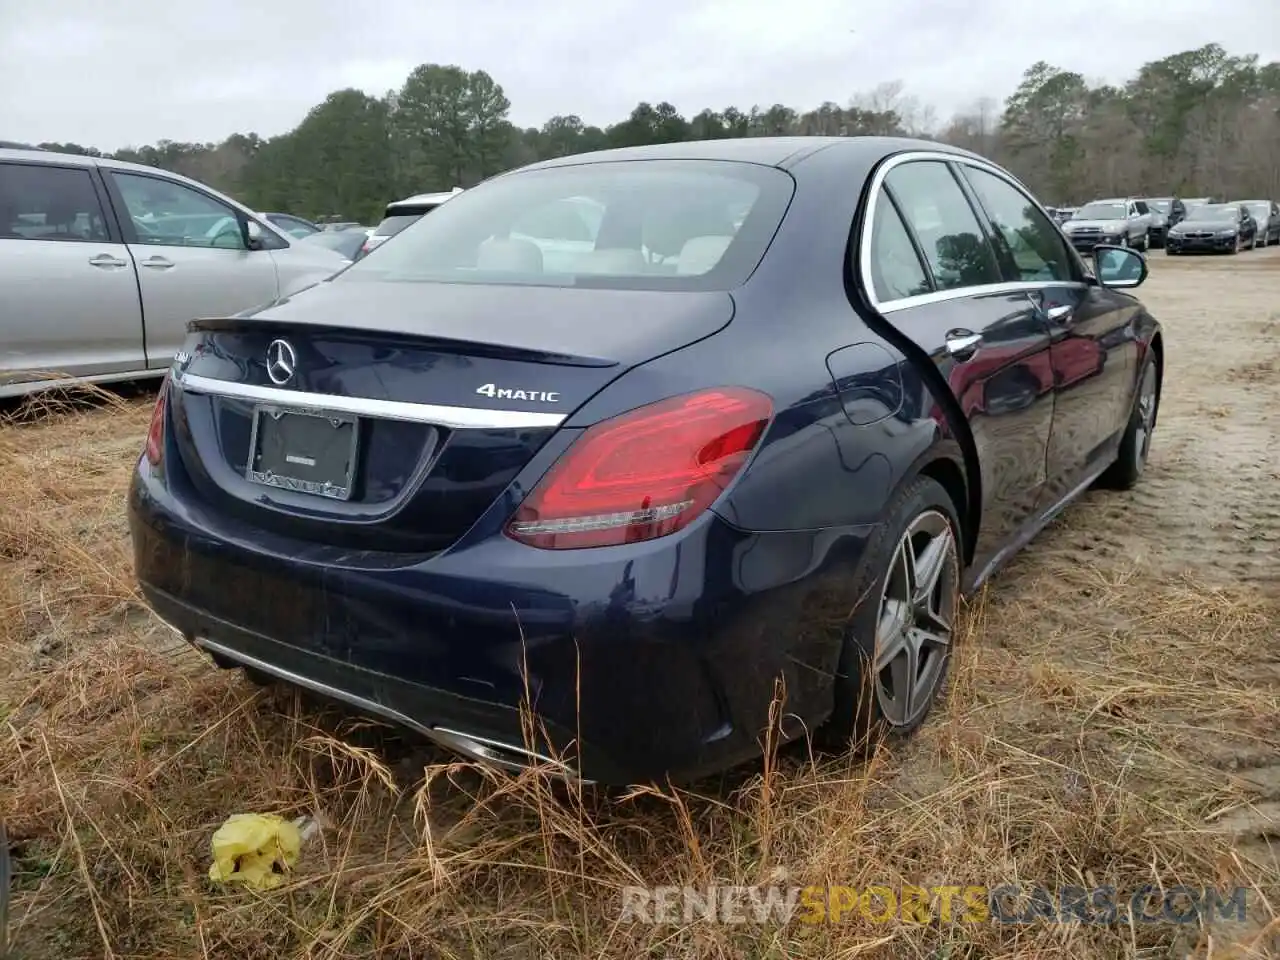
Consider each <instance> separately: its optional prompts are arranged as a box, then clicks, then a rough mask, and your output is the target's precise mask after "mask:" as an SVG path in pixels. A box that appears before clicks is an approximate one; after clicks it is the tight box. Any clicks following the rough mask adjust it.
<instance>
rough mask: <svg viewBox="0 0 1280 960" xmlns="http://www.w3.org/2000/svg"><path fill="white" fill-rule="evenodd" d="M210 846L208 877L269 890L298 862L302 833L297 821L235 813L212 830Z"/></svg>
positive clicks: (282, 880) (216, 880)
mask: <svg viewBox="0 0 1280 960" xmlns="http://www.w3.org/2000/svg"><path fill="white" fill-rule="evenodd" d="M212 847H213V866H211V867H210V868H209V879H210V880H213V881H214V882H216V883H226V882H232V883H243V884H244V885H245V886H247V887H251V888H252V889H254V890H270V889H271V888H272V887H277V886H279V885H280V884H281V883H283V882H284V875H283V874H284V871H286V870H289V869H290V868H291V867H293V865H294V864H295V863H297V862H298V855H299V853H300V852H301V850H302V833H301V831H300V830H299V829H298V827H297V825H296V824H293V823H290V822H289V821H288V820H284V819H281V818H280V817H277V816H275V815H274V814H258V813H237V814H235V815H234V816H231V817H228V818H227V822H226V823H224V824H223V825H222V826H221V827H219V828H218V829H217V831H216V832H215V833H214V835H213V840H212ZM277 871H279V872H277Z"/></svg>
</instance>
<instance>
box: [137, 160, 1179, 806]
mask: <svg viewBox="0 0 1280 960" xmlns="http://www.w3.org/2000/svg"><path fill="white" fill-rule="evenodd" d="M586 206H589V207H590V208H591V209H593V210H598V211H599V212H600V214H601V216H600V217H599V219H598V221H596V222H595V223H593V224H590V225H589V226H588V229H589V230H591V231H593V233H592V236H591V237H590V238H589V239H590V243H589V244H584V245H582V246H578V245H579V244H580V243H582V240H581V236H580V230H581V227H582V223H580V222H579V220H578V216H579V213H580V212H583V210H585V207H586ZM547 210H553V211H554V212H553V213H551V214H549V215H544V214H545V212H546V211H547ZM531 224H536V225H537V227H536V229H535V228H532V227H531V226H530V225H531ZM553 224H559V225H562V226H563V228H564V229H565V230H568V231H569V233H568V234H567V235H564V236H552V235H549V233H550V231H551V228H552V225H553ZM517 227H519V229H517ZM851 238H852V241H851ZM544 252H545V253H550V254H553V255H554V259H551V260H549V259H548V258H547V257H546V256H544ZM1094 262H1095V267H1094V269H1093V270H1088V269H1086V265H1085V262H1084V261H1083V259H1082V258H1081V256H1080V255H1079V254H1078V253H1076V251H1074V250H1073V249H1072V248H1071V245H1070V244H1069V243H1068V242H1067V240H1066V238H1065V237H1064V236H1063V234H1062V232H1061V231H1060V230H1058V229H1057V227H1055V226H1054V225H1053V223H1052V222H1051V221H1050V219H1049V217H1048V216H1047V215H1046V214H1045V213H1044V211H1043V210H1042V208H1041V207H1040V205H1039V204H1038V203H1037V202H1036V200H1035V199H1034V198H1033V197H1032V196H1031V194H1030V193H1029V192H1028V191H1027V189H1026V188H1025V187H1024V186H1023V185H1022V184H1021V183H1019V182H1018V181H1017V180H1016V179H1015V178H1013V177H1012V176H1011V175H1010V174H1009V173H1007V172H1006V171H1005V170H1003V169H1001V168H1000V167H998V166H996V165H994V164H991V163H988V162H986V161H984V160H982V159H981V158H979V157H977V156H976V155H974V154H972V153H969V152H967V151H961V150H958V149H956V148H952V147H948V146H945V145H942V144H939V143H936V142H932V141H923V140H906V139H897V138H880V137H829V138H823V137H786V138H752V139H737V140H710V141H704V142H697V143H676V144H660V145H653V146H646V147H634V148H628V149H621V150H610V151H607V152H603V153H600V154H590V153H588V154H579V155H577V156H573V157H564V158H560V159H557V160H549V161H545V162H543V163H539V164H535V165H533V166H532V167H529V168H525V169H523V170H517V171H513V172H510V173H506V174H503V175H502V176H499V177H494V178H493V179H491V180H489V181H487V182H485V183H482V184H481V185H479V186H478V187H475V188H472V189H470V190H468V191H467V192H466V193H463V194H460V195H455V197H454V199H452V200H450V201H449V202H447V203H445V204H443V205H442V206H440V207H439V208H438V209H436V211H435V212H434V213H432V214H431V215H430V216H428V217H425V218H423V219H422V220H421V221H420V222H418V223H417V224H416V225H415V226H413V227H412V228H411V229H409V230H407V231H405V232H404V233H403V234H401V235H400V236H399V237H397V238H396V240H395V241H394V242H392V243H385V244H383V246H382V247H381V248H380V249H379V250H378V251H377V252H376V253H375V254H373V255H371V256H368V257H365V258H363V259H361V260H358V261H357V262H356V263H354V264H353V265H352V266H351V267H349V268H347V269H346V270H344V271H343V272H342V273H340V274H338V275H337V276H336V277H334V278H333V279H332V280H331V281H330V282H327V283H321V284H317V285H316V286H314V287H312V288H311V289H309V290H306V291H303V292H302V293H300V294H299V295H297V296H295V297H293V298H291V299H290V300H288V301H285V302H281V303H278V304H275V305H273V306H271V307H268V308H266V309H264V310H260V311H256V312H254V313H253V314H251V315H246V316H242V317H223V318H211V319H209V320H205V321H201V322H199V323H197V324H195V325H193V328H192V331H191V334H190V337H189V339H188V341H187V343H186V344H185V346H184V348H183V352H182V354H181V356H180V358H179V359H178V361H177V362H176V363H175V364H174V367H173V370H172V373H171V375H170V378H169V380H168V381H167V383H166V385H165V386H164V387H162V389H161V392H160V394H159V397H158V399H157V402H156V405H155V411H154V415H153V417H152V421H151V426H150V429H149V431H148V436H147V440H146V444H145V455H144V456H141V457H140V458H139V459H138V462H137V465H136V468H135V473H134V476H133V480H132V485H131V489H130V494H129V506H128V510H129V516H130V528H131V532H132V537H133V548H134V559H135V565H136V571H137V576H138V580H139V582H140V584H141V589H142V592H143V594H144V595H145V597H146V599H147V601H148V602H149V603H150V604H151V605H152V607H153V608H154V609H155V611H156V612H157V614H158V615H159V616H160V617H162V618H163V619H164V620H165V621H166V622H168V623H169V624H171V625H172V626H173V628H174V629H175V630H177V631H178V632H179V633H181V634H182V635H184V636H185V637H187V638H188V640H189V641H190V642H191V643H193V644H194V645H195V646H196V647H198V648H200V649H202V650H204V651H206V652H208V653H209V654H211V655H212V657H213V659H214V660H215V661H216V662H217V663H218V664H220V665H222V666H224V667H229V668H246V669H247V671H249V672H250V675H251V676H254V677H257V678H260V679H267V680H272V679H274V680H277V681H283V682H285V683H290V684H295V685H299V686H301V687H304V688H309V689H311V690H313V691H318V692H322V693H324V694H326V695H327V696H329V697H333V698H337V699H339V700H342V701H345V702H347V703H348V704H350V705H352V706H354V707H356V708H357V709H359V710H363V711H368V712H369V713H372V714H375V715H379V716H381V717H383V718H386V719H389V720H392V721H394V722H397V723H400V724H405V725H408V726H410V727H413V728H415V729H417V730H418V731H420V732H421V733H423V734H426V735H427V736H429V737H432V738H434V739H435V740H437V741H438V742H439V743H441V744H443V745H445V746H447V747H448V748H450V749H451V750H454V751H457V752H460V753H463V754H465V755H468V756H470V757H471V758H472V759H474V760H477V761H481V762H484V763H490V764H495V765H498V766H502V767H508V768H521V767H523V766H525V765H529V764H535V765H538V766H541V767H542V768H543V769H544V770H549V769H555V768H558V769H559V770H561V771H562V772H565V773H567V774H569V775H570V776H580V777H582V778H585V779H588V780H596V781H598V782H602V783H607V784H628V783H644V782H652V781H654V780H657V781H659V782H666V780H667V778H668V777H670V778H671V779H673V780H676V781H680V780H692V779H696V778H697V777H698V776H700V775H702V774H706V773H711V772H714V771H718V770H721V769H724V768H726V767H729V766H732V765H735V764H737V763H739V762H742V761H747V760H751V759H752V758H756V757H759V755H760V752H761V744H762V742H767V741H768V739H769V735H770V734H771V735H772V742H774V743H777V742H782V741H786V740H789V739H795V738H801V737H804V736H806V735H807V734H808V733H810V732H814V731H816V732H817V736H818V737H820V738H821V739H822V740H823V741H824V742H825V743H826V744H828V745H829V746H831V747H834V748H836V749H847V748H848V747H849V746H850V744H858V743H861V742H863V739H864V735H866V734H872V735H874V736H879V735H881V734H893V735H896V736H905V735H907V734H910V733H911V732H912V731H913V730H915V729H916V728H917V727H918V726H919V725H920V724H921V723H922V722H923V720H924V718H925V716H926V714H927V713H928V711H929V709H930V707H931V705H932V704H933V703H934V701H935V700H936V698H937V697H938V696H939V692H940V691H941V690H942V689H943V686H944V678H945V676H946V673H947V670H948V664H949V662H950V656H951V651H952V647H953V641H954V639H956V630H957V619H956V618H957V616H958V613H959V610H958V604H959V600H960V597H961V594H962V592H963V591H965V590H974V589H978V588H979V587H980V585H981V584H982V583H984V582H985V581H986V580H987V578H988V577H989V576H990V575H991V574H992V572H993V571H994V570H996V569H998V568H999V567H1000V566H1001V565H1002V564H1003V563H1004V562H1005V561H1006V560H1007V559H1008V558H1009V557H1011V556H1012V555H1013V554H1014V553H1015V552H1016V551H1017V550H1018V548H1019V547H1020V546H1021V545H1023V544H1025V543H1026V542H1027V541H1028V540H1029V539H1030V538H1031V537H1032V536H1034V535H1035V533H1036V532H1037V531H1039V530H1041V529H1042V528H1043V527H1044V526H1045V525H1046V524H1047V523H1048V522H1049V521H1050V519H1051V518H1052V517H1054V516H1056V515H1057V514H1058V512H1059V511H1060V510H1061V509H1062V508H1063V506H1064V505H1065V504H1067V503H1069V502H1071V501H1072V500H1073V499H1075V498H1076V497H1077V496H1078V495H1079V494H1080V492H1082V491H1084V490H1086V489H1088V488H1089V487H1090V485H1091V484H1092V483H1093V482H1094V481H1095V480H1099V481H1102V482H1104V483H1106V484H1109V485H1114V486H1118V487H1123V488H1127V487H1131V486H1133V485H1134V484H1135V483H1137V482H1138V480H1139V478H1140V476H1141V474H1142V472H1143V469H1144V465H1145V463H1146V461H1147V454H1148V451H1149V449H1150V443H1151V437H1152V432H1153V428H1154V427H1155V424H1156V415H1157V409H1158V403H1159V397H1160V384H1161V371H1162V369H1163V356H1164V347H1163V341H1162V335H1161V331H1160V327H1159V324H1158V323H1157V322H1156V320H1155V319H1154V318H1153V317H1152V316H1151V314H1150V313H1149V312H1148V311H1147V309H1146V308H1145V307H1144V306H1143V304H1142V303H1141V302H1140V301H1139V300H1137V299H1136V298H1134V297H1133V296H1132V295H1131V293H1130V292H1129V289H1131V288H1133V287H1136V286H1137V285H1139V284H1141V283H1142V282H1143V280H1144V279H1145V277H1146V273H1147V264H1146V260H1145V258H1144V257H1143V256H1142V255H1140V254H1139V253H1137V252H1135V251H1133V250H1125V249H1121V248H1119V247H1115V246H1105V245H1103V246H1098V247H1096V248H1095V250H1094ZM1122 288H1123V289H1122ZM780 357H785V362H779V358H780ZM971 368H972V369H973V370H974V371H976V373H975V375H969V374H968V373H967V371H969V370H970V369H971ZM778 689H785V691H786V705H785V709H784V710H777V709H776V708H775V704H776V702H777V701H776V700H775V695H776V692H777V690H778ZM775 720H778V721H780V722H779V724H778V725H776V726H775V725H774V724H773V722H772V721H775Z"/></svg>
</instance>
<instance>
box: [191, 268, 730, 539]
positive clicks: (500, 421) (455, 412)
mask: <svg viewBox="0 0 1280 960" xmlns="http://www.w3.org/2000/svg"><path fill="white" fill-rule="evenodd" d="M732 314H733V301H732V299H731V298H730V297H729V295H728V294H726V293H686V292H679V293H671V292H658V291H626V290H582V289H564V288H545V287H527V286H520V287H514V286H513V287H497V286H469V285H463V284H422V283H403V284H400V283H387V282H385V281H384V282H378V283H369V282H358V283H341V284H338V283H322V284H320V285H318V286H317V287H315V288H312V289H311V290H309V291H307V292H306V294H305V295H301V296H297V297H294V298H292V299H289V300H284V301H281V302H279V303H276V304H273V305H272V306H270V307H268V308H266V309H263V310H260V311H258V312H256V313H254V314H253V315H250V316H240V317H236V318H229V319H210V320H198V321H195V322H193V323H192V324H191V326H190V335H189V337H188V341H187V344H186V347H185V349H184V351H183V354H182V355H180V356H179V360H178V364H177V368H176V374H175V377H174V390H173V396H172V398H171V404H172V408H173V413H174V419H173V424H174V431H175V441H176V444H177V448H178V450H179V453H180V456H181V460H182V465H183V467H184V468H185V470H184V473H185V476H186V479H187V480H189V482H190V485H191V488H192V490H191V492H192V493H194V494H195V495H196V496H197V497H198V498H199V499H200V500H203V501H205V502H206V503H208V504H209V505H210V506H211V507H213V508H214V509H216V510H217V511H219V512H221V513H223V514H225V515H228V516H229V517H232V518H235V519H238V520H239V521H241V522H245V523H248V524H252V525H255V526H258V527H261V528H264V529H270V530H272V531H274V532H277V533H281V534H284V535H288V536H294V537H297V538H299V539H304V540H309V541H312V542H317V543H324V544H327V545H333V546H341V547H345V548H350V549H355V550H385V551H392V552H397V553H403V552H414V553H424V552H425V553H430V552H434V551H438V550H442V549H445V548H446V547H448V546H449V545H450V544H452V543H453V542H454V541H456V540H457V539H458V537H460V536H461V535H462V534H463V533H465V532H466V530H467V529H468V528H469V527H470V526H471V525H472V524H473V523H474V522H475V521H476V520H477V519H478V518H479V517H480V516H481V514H483V513H484V512H485V510H487V509H488V508H489V506H490V505H491V504H493V502H494V501H495V500H496V499H497V498H498V497H499V496H500V495H501V494H502V492H503V491H504V490H505V489H506V487H507V486H508V485H509V484H510V483H511V481H512V480H513V479H514V478H515V476H516V474H517V473H519V471H520V470H521V469H522V468H523V467H524V466H525V464H526V463H528V462H529V460H530V459H531V458H532V457H533V456H534V454H535V453H537V451H538V450H539V449H540V448H541V447H542V445H543V444H544V443H546V441H547V440H548V439H549V438H550V437H551V435H552V434H553V433H555V431H556V430H557V429H558V424H559V423H560V422H561V421H562V420H563V419H565V418H567V417H568V416H569V415H570V414H571V413H572V412H573V411H574V409H575V408H577V407H579V406H581V405H582V404H583V403H584V402H586V401H587V400H588V399H589V398H590V397H591V396H593V395H594V394H595V393H596V392H597V391H599V390H600V389H601V388H602V387H604V386H605V385H606V384H607V383H609V382H610V381H611V380H613V379H615V378H616V377H618V376H619V375H621V374H622V373H624V372H626V371H627V370H628V369H630V368H632V367H634V366H635V365H637V364H639V363H643V362H644V361H646V360H649V359H652V358H653V357H656V356H659V355H661V354H663V353H666V352H669V351H671V350H675V349H678V348H680V347H682V346H684V345H686V344H689V343H692V342H694V341H696V340H699V339H702V338H703V337H706V336H709V335H711V334H713V333H715V332H716V331H717V330H719V329H721V328H723V327H724V326H725V325H726V324H727V323H728V322H729V320H730V319H731V318H732ZM278 342H283V343H284V344H285V345H286V347H287V351H288V352H287V354H286V355H284V357H283V359H285V360H286V361H288V363H287V366H288V367H289V368H290V370H291V374H290V375H289V376H284V375H283V374H284V373H285V370H284V368H283V367H281V366H280V365H279V364H278V363H275V361H278V360H280V359H282V357H281V355H280V354H281V351H282V350H284V349H285V347H279V346H277V343H278ZM273 374H274V376H273ZM513 507H514V504H513Z"/></svg>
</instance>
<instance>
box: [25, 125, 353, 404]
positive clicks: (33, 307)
mask: <svg viewBox="0 0 1280 960" xmlns="http://www.w3.org/2000/svg"><path fill="white" fill-rule="evenodd" d="M349 262H350V261H348V260H347V259H346V258H344V257H342V256H341V255H340V254H338V253H336V252H334V251H332V250H328V249H325V248H323V247H319V246H312V245H309V244H301V243H299V242H298V240H297V239H296V238H293V237H289V236H288V235H287V234H285V233H284V232H283V231H281V230H279V229H278V228H276V227H275V226H273V225H272V224H270V223H269V222H267V221H265V220H264V219H263V218H261V217H260V216H259V215H258V214H255V213H253V212H251V211H250V210H249V209H248V208H247V207H244V206H242V205H241V204H239V203H236V202H235V201H234V200H232V199H231V198H229V197H226V196H224V195H223V194H220V193H218V192H217V191H215V190H213V189H211V188H210V187H207V186H205V185H204V184H202V183H198V182H196V181H194V180H190V179H188V178H186V177H182V176H179V175H177V174H173V173H167V172H165V171H162V170H157V169H155V168H152V167H146V166H141V165H139V164H133V163H124V162H121V161H117V160H107V159H103V158H98V157H85V156H74V155H67V154H59V153H51V152H46V151H43V150H15V149H0V397H3V396H15V395H18V394H22V393H28V392H31V391H33V390H39V389H42V388H46V387H50V386H58V385H62V384H64V383H67V382H76V381H90V382H105V381H112V380H130V379H136V378H141V377H147V376H157V377H158V376H162V375H163V374H164V373H165V371H166V370H167V369H168V368H169V366H170V364H171V363H172V361H173V357H174V355H175V354H176V353H177V351H178V350H179V349H180V348H181V346H182V343H183V341H184V339H185V338H186V326H187V323H188V322H189V321H191V320H193V319H195V318H197V317H218V316H230V315H232V314H236V313H240V312H241V311H244V310H249V309H251V308H253V307H256V306H259V305H262V304H265V303H269V302H271V301H273V300H277V299H279V298H280V297H283V296H287V295H289V294H290V293H293V292H296V291H297V290H300V289H301V288H303V287H306V286H310V285H311V284H313V283H316V282H318V281H320V280H323V279H325V278H326V277H329V276H332V275H333V274H334V273H336V272H337V271H338V270H341V269H342V268H343V267H344V266H345V265H346V264H348V263H349Z"/></svg>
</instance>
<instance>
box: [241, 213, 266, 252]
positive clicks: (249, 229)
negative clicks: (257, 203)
mask: <svg viewBox="0 0 1280 960" xmlns="http://www.w3.org/2000/svg"><path fill="white" fill-rule="evenodd" d="M244 245H245V248H246V249H248V250H261V249H262V227H260V226H258V224H257V222H256V221H254V220H245V221H244Z"/></svg>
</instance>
